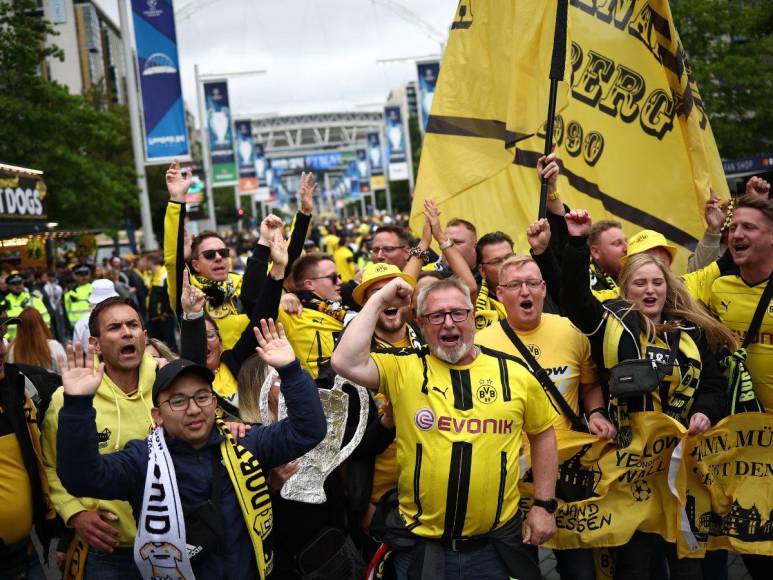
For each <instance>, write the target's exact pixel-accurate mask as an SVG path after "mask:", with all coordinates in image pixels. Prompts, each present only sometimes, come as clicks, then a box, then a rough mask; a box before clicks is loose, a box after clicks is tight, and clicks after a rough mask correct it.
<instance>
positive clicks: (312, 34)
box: [97, 0, 457, 115]
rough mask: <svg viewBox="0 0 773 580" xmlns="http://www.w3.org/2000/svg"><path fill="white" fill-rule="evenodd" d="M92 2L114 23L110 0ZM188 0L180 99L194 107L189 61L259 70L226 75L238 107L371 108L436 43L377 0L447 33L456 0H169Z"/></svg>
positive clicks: (180, 28) (214, 69) (240, 110)
mask: <svg viewBox="0 0 773 580" xmlns="http://www.w3.org/2000/svg"><path fill="white" fill-rule="evenodd" d="M97 3H98V4H99V5H100V6H101V7H103V8H104V9H105V11H106V12H107V13H108V14H109V15H110V16H112V17H113V18H114V19H115V21H116V22H118V8H117V0H97ZM193 4H196V5H198V6H199V9H198V10H196V11H195V12H194V13H193V14H192V15H191V16H190V18H186V19H179V18H178V20H177V39H178V50H179V52H180V65H181V74H182V82H183V95H184V98H185V102H186V104H187V106H188V107H189V108H190V109H191V110H193V112H194V113H195V112H196V111H197V109H196V107H197V103H196V87H195V81H194V72H193V67H194V65H195V64H198V65H199V70H200V72H201V73H203V74H214V73H223V72H231V71H242V70H254V69H266V70H267V74H266V75H264V76H253V77H246V78H238V79H232V80H231V81H230V82H229V86H230V92H231V108H232V109H233V111H234V112H235V114H236V115H240V114H261V113H280V114H287V113H290V114H292V113H316V112H325V111H344V110H376V109H379V108H380V106H382V105H383V103H384V101H385V100H386V97H387V95H388V93H389V90H390V89H391V88H393V87H395V86H397V85H400V84H402V83H405V82H407V81H409V80H413V79H415V77H416V67H415V64H414V63H413V62H412V61H407V62H398V63H394V64H377V63H376V61H377V60H378V59H391V58H401V57H416V56H425V55H432V54H438V53H439V51H440V44H439V42H437V41H435V40H433V37H432V36H430V35H429V34H428V33H426V32H425V31H424V30H423V27H422V26H421V25H420V24H418V23H416V24H414V23H411V22H407V21H406V20H405V19H403V18H401V17H400V15H398V14H397V13H396V12H395V11H393V10H392V9H389V8H387V7H385V6H384V4H400V5H402V6H404V7H406V8H409V10H410V11H411V12H413V13H415V14H416V15H417V16H418V17H419V18H420V19H421V20H422V21H424V22H425V23H426V24H427V25H429V26H430V27H432V28H433V29H435V30H437V31H438V32H440V33H442V34H443V35H444V36H447V33H448V27H449V25H450V23H451V20H452V18H453V14H454V11H455V9H456V6H457V0H395V1H393V2H387V1H384V0H375V1H372V0H175V10H176V11H178V12H179V11H180V10H183V9H184V8H185V7H186V6H187V5H193Z"/></svg>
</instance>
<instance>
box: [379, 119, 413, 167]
mask: <svg viewBox="0 0 773 580" xmlns="http://www.w3.org/2000/svg"><path fill="white" fill-rule="evenodd" d="M384 132H385V133H386V139H387V159H388V160H389V180H390V181H405V180H407V179H408V145H407V139H406V136H405V126H404V125H403V114H402V111H401V110H400V107H384Z"/></svg>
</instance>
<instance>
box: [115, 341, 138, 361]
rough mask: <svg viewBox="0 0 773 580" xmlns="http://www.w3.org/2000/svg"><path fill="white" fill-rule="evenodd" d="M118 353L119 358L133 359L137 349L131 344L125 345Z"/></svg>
mask: <svg viewBox="0 0 773 580" xmlns="http://www.w3.org/2000/svg"><path fill="white" fill-rule="evenodd" d="M118 352H119V354H120V355H121V358H133V357H134V356H136V355H137V347H136V346H135V345H133V344H125V345H124V346H122V347H121V350H120V351H118Z"/></svg>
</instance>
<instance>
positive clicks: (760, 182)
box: [746, 175, 770, 199]
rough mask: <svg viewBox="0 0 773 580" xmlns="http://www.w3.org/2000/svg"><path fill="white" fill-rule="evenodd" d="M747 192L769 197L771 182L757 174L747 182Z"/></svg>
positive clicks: (765, 197)
mask: <svg viewBox="0 0 773 580" xmlns="http://www.w3.org/2000/svg"><path fill="white" fill-rule="evenodd" d="M746 193H747V194H750V195H759V196H760V197H762V198H764V199H768V197H769V196H770V183H768V182H767V181H765V180H764V179H762V178H761V177H757V176H756V175H755V176H754V177H752V178H751V179H750V180H749V181H747V182H746Z"/></svg>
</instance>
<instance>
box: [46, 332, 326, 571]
mask: <svg viewBox="0 0 773 580" xmlns="http://www.w3.org/2000/svg"><path fill="white" fill-rule="evenodd" d="M256 335H258V344H259V346H258V349H257V351H258V355H259V356H260V357H261V358H262V359H263V361H264V362H265V363H266V364H267V365H269V366H271V367H274V368H275V369H276V370H277V371H278V373H279V376H280V377H281V379H282V382H281V390H282V394H283V395H284V398H285V402H286V404H287V418H286V419H283V420H281V421H278V422H276V423H274V424H272V425H269V426H253V427H252V429H251V430H250V431H249V433H248V434H247V435H246V437H244V438H241V439H239V440H238V441H237V440H235V439H233V438H232V437H231V436H230V435H227V434H226V431H225V428H224V424H223V423H222V421H220V420H219V419H217V418H216V415H215V411H216V409H217V403H216V399H215V394H214V392H213V390H212V380H213V375H212V372H211V371H210V370H209V369H207V368H206V367H203V366H200V365H197V364H195V363H192V362H190V361H187V360H184V359H178V360H176V361H173V362H171V363H169V364H167V365H166V366H165V367H163V368H162V369H160V370H159V371H158V375H157V376H156V379H155V382H154V384H153V395H152V397H153V409H152V414H153V420H154V423H155V424H156V425H157V428H156V429H155V431H154V432H153V433H152V434H151V437H150V438H140V439H136V440H134V441H131V442H130V443H128V444H127V445H126V447H125V449H124V450H122V451H118V452H115V453H107V454H101V455H100V454H99V452H98V449H97V445H98V440H99V434H98V432H97V430H96V429H95V425H94V411H93V408H92V399H93V396H94V393H95V391H97V388H98V386H99V382H100V379H101V377H102V374H103V372H104V368H103V366H102V365H100V366H99V368H97V369H93V368H92V364H91V361H90V360H87V361H86V363H85V365H83V364H80V365H76V366H75V367H74V368H71V369H70V370H68V371H67V372H65V373H64V375H63V382H64V406H63V408H62V411H61V417H60V421H59V461H58V465H57V470H58V473H59V474H60V476H61V480H62V482H63V483H64V484H65V486H66V487H67V489H68V490H69V491H71V492H72V493H73V494H74V495H79V496H92V497H97V498H101V499H105V500H109V499H121V500H125V501H128V502H129V503H130V504H131V506H132V509H133V513H134V517H135V518H136V519H137V522H138V538H137V542H135V544H134V548H133V550H132V555H133V562H132V563H131V565H130V567H131V568H132V569H134V573H135V575H136V574H137V571H136V568H135V567H134V563H135V562H136V564H137V566H139V567H140V569H141V570H142V571H143V573H142V575H143V577H145V578H149V577H154V578H155V577H159V578H160V577H165V578H181V577H190V578H192V577H193V576H192V575H191V576H189V575H187V574H180V573H179V572H182V571H184V570H186V568H190V569H191V570H192V572H193V573H194V574H195V577H196V578H207V579H213V580H218V579H225V578H229V579H231V580H239V579H244V580H247V579H250V580H253V579H255V578H258V577H260V578H265V577H266V576H268V575H269V574H270V572H271V568H272V566H273V554H272V550H271V541H270V538H271V530H272V529H273V515H272V510H271V501H270V496H269V495H268V492H267V488H266V483H265V480H264V476H263V469H270V468H271V467H274V466H277V465H282V464H285V463H287V462H289V461H292V460H294V459H296V458H298V457H300V456H301V455H303V454H304V453H306V452H307V451H309V450H310V449H312V448H313V447H314V446H315V445H317V444H318V443H319V442H320V441H321V440H322V438H323V437H324V436H325V433H326V424H325V416H324V414H323V412H322V405H321V404H320V401H319V397H318V396H317V394H316V386H315V384H314V382H313V381H312V380H311V378H310V377H309V376H308V374H306V373H305V372H304V371H303V370H302V369H301V367H300V365H299V364H298V362H297V360H296V358H295V355H294V353H293V351H292V348H291V347H290V344H289V343H288V342H287V340H286V338H285V335H284V331H283V329H282V326H281V325H276V326H275V325H274V322H273V320H269V321H266V320H265V319H264V320H262V321H261V324H260V328H259V332H256ZM169 460H171V461H169ZM151 462H152V463H151ZM149 463H151V467H152V469H149V468H148V465H149ZM170 463H171V464H172V466H173V468H170V467H169V464H170ZM149 482H150V484H149ZM177 508H179V510H178V509H177ZM180 511H181V512H182V514H183V517H182V518H180V517H175V514H179V512H180ZM248 514H249V516H248ZM248 517H249V519H248ZM180 520H182V521H180ZM174 532H176V533H174ZM186 544H188V546H186ZM146 572H149V573H146Z"/></svg>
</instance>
